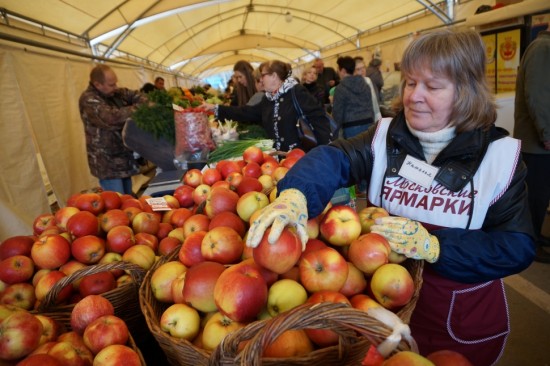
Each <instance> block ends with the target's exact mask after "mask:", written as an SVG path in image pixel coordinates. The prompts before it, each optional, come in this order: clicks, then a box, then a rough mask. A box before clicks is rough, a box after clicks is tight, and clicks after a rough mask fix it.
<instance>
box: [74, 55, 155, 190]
mask: <svg viewBox="0 0 550 366" xmlns="http://www.w3.org/2000/svg"><path fill="white" fill-rule="evenodd" d="M146 102H147V98H146V97H145V96H144V95H143V94H140V93H139V92H137V91H133V90H129V89H126V88H118V87H117V76H116V74H115V72H114V71H113V70H112V69H111V68H110V67H109V66H107V65H98V66H96V67H94V68H93V69H92V71H91V72H90V84H89V85H88V88H87V89H86V90H85V91H84V92H83V93H82V95H81V96H80V99H79V102H78V105H79V108H80V117H81V118H82V121H83V122H84V132H85V133H86V149H87V153H88V165H89V166H90V171H91V173H92V175H94V176H95V177H97V178H98V179H99V184H100V185H101V188H103V190H109V191H116V192H120V193H127V194H132V179H131V177H132V175H134V174H137V173H138V172H139V170H138V166H137V163H136V161H135V159H134V154H133V152H132V151H131V150H129V149H128V148H126V147H125V146H124V143H123V141H122V129H123V127H124V124H125V123H126V120H127V119H128V118H130V117H131V116H132V113H133V112H134V111H135V110H136V108H137V106H138V105H139V104H140V103H146Z"/></svg>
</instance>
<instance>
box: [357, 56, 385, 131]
mask: <svg viewBox="0 0 550 366" xmlns="http://www.w3.org/2000/svg"><path fill="white" fill-rule="evenodd" d="M353 59H354V60H355V75H361V76H362V77H363V79H365V82H366V83H367V85H368V86H369V89H370V94H371V96H372V98H371V99H372V111H373V113H374V121H375V122H376V121H378V120H379V119H380V118H382V113H381V112H380V105H379V104H378V97H377V96H376V90H375V89H374V85H373V84H372V80H371V79H370V78H369V77H368V76H366V75H367V67H366V66H365V61H363V57H361V56H355V57H354V58H353Z"/></svg>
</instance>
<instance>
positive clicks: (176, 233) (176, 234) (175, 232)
mask: <svg viewBox="0 0 550 366" xmlns="http://www.w3.org/2000/svg"><path fill="white" fill-rule="evenodd" d="M168 237H169V238H176V239H178V240H179V241H180V243H183V241H184V240H185V235H183V227H176V228H174V229H172V231H170V232H169V233H168ZM159 245H160V243H159Z"/></svg>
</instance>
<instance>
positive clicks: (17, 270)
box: [0, 255, 34, 285]
mask: <svg viewBox="0 0 550 366" xmlns="http://www.w3.org/2000/svg"><path fill="white" fill-rule="evenodd" d="M33 275H34V262H33V261H32V259H31V258H29V257H27V256H24V255H14V256H13V257H8V258H6V259H4V260H3V261H1V262H0V281H2V282H4V283H6V284H9V285H11V284H14V283H20V282H26V281H28V280H30V279H31V278H32V276H33Z"/></svg>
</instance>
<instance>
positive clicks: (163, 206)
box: [145, 197, 172, 211]
mask: <svg viewBox="0 0 550 366" xmlns="http://www.w3.org/2000/svg"><path fill="white" fill-rule="evenodd" d="M145 201H146V202H147V203H148V204H149V206H151V208H152V209H153V211H170V210H171V209H172V208H171V207H170V206H168V202H166V200H165V199H164V197H151V198H146V199H145Z"/></svg>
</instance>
